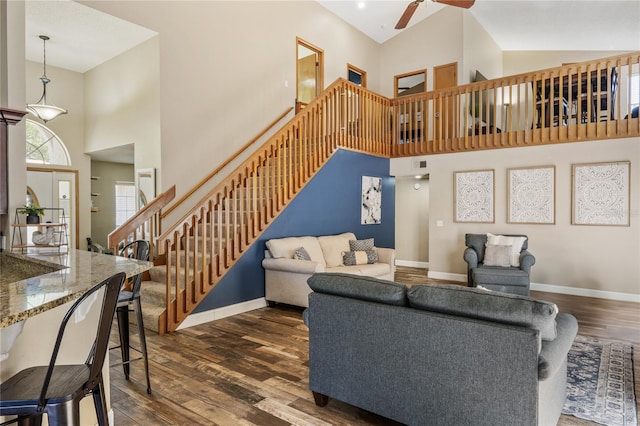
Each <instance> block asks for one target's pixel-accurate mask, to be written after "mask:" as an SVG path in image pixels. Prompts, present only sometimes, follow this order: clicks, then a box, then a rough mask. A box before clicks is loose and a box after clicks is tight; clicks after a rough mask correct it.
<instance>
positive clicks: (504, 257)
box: [483, 244, 512, 268]
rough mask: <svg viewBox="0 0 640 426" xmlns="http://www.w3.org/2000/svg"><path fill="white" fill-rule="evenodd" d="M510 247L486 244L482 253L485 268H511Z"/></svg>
mask: <svg viewBox="0 0 640 426" xmlns="http://www.w3.org/2000/svg"><path fill="white" fill-rule="evenodd" d="M511 250H512V247H511V246H503V245H494V244H487V248H486V249H485V251H484V262H483V263H484V265H485V266H502V267H505V268H506V267H509V266H511Z"/></svg>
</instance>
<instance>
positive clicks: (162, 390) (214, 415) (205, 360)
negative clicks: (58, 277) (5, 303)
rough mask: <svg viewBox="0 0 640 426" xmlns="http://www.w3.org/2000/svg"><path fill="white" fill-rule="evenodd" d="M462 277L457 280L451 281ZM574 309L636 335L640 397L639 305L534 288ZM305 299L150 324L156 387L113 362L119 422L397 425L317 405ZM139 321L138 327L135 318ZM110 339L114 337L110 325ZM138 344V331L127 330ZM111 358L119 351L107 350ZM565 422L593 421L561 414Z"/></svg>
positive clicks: (598, 326)
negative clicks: (162, 326) (209, 318)
mask: <svg viewBox="0 0 640 426" xmlns="http://www.w3.org/2000/svg"><path fill="white" fill-rule="evenodd" d="M396 280H397V281H399V282H405V283H408V284H411V283H447V282H444V281H438V280H432V279H428V278H427V277H426V270H424V269H415V268H406V267H398V271H397V274H396ZM457 284H459V283H457ZM532 295H533V296H534V297H537V298H540V299H544V300H549V301H552V302H554V303H556V304H557V305H558V307H559V309H560V310H561V311H564V312H570V313H572V314H573V315H575V316H576V318H577V319H578V322H579V324H580V330H579V333H580V334H583V335H588V336H594V337H599V338H608V339H615V340H624V341H627V342H630V343H632V344H634V357H635V359H634V369H635V378H636V379H635V382H636V383H635V386H636V400H637V401H640V398H639V396H640V385H639V382H640V354H639V352H640V349H639V348H640V306H639V305H638V304H637V303H631V302H617V301H609V300H603V299H592V298H586V297H579V296H568V295H561V294H553V293H542V292H533V294H532ZM301 314H302V309H301V308H296V307H291V306H285V305H276V307H274V308H262V309H258V310H255V311H251V312H247V313H244V314H241V315H236V316H233V317H229V318H224V319H221V320H218V321H215V322H211V323H207V324H202V325H199V326H195V327H191V328H188V329H186V330H182V331H178V332H176V333H173V334H169V335H165V336H159V335H157V334H154V333H152V332H149V333H148V334H147V345H148V347H149V362H150V366H149V368H150V375H151V386H152V389H153V394H152V395H150V396H149V395H147V394H146V386H145V377H144V368H143V364H142V362H141V361H140V362H135V363H133V364H132V365H131V380H129V381H127V380H125V379H124V374H123V373H122V367H120V366H114V367H111V405H112V407H113V410H114V415H115V424H116V425H118V426H121V425H274V426H279V425H394V424H396V423H394V422H392V421H389V420H387V419H385V418H382V417H379V416H376V415H374V414H372V413H369V412H366V411H363V410H360V409H358V408H355V407H352V406H350V405H348V404H344V403H341V402H339V401H336V400H330V402H329V404H328V405H327V406H326V407H324V408H320V407H317V406H316V405H315V403H314V401H313V397H312V395H311V392H310V391H309V389H308V378H307V368H308V352H307V350H308V332H307V328H306V326H305V325H304V324H303V322H302V318H301ZM132 329H135V327H132ZM112 341H113V343H114V344H116V341H117V328H116V326H115V325H114V329H113V331H112ZM132 341H133V342H134V344H136V342H137V336H135V335H133V336H132ZM110 356H111V363H112V364H113V363H116V362H117V361H118V360H119V353H118V351H117V350H113V351H111V354H110ZM558 424H559V425H561V426H569V425H572V426H579V425H593V424H594V423H591V422H586V421H583V420H579V419H577V418H574V417H570V416H562V417H561V419H560V422H559V423H558Z"/></svg>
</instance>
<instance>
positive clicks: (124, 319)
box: [116, 305, 130, 380]
mask: <svg viewBox="0 0 640 426" xmlns="http://www.w3.org/2000/svg"><path fill="white" fill-rule="evenodd" d="M116 315H117V317H118V333H119V335H120V353H121V355H122V369H123V370H124V377H125V379H127V380H129V359H130V354H129V306H128V305H127V306H118V307H117V308H116Z"/></svg>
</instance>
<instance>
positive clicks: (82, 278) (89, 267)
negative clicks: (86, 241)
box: [0, 250, 153, 328]
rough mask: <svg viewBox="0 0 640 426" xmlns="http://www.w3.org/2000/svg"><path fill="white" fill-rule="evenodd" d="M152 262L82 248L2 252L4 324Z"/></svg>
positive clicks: (0, 319)
mask: <svg viewBox="0 0 640 426" xmlns="http://www.w3.org/2000/svg"><path fill="white" fill-rule="evenodd" d="M152 266H153V264H152V263H151V262H144V261H139V260H134V259H128V258H125V257H120V256H110V255H105V254H100V253H93V252H89V251H82V250H70V252H69V253H62V254H56V255H50V254H48V255H18V254H14V253H7V252H3V253H0V277H1V279H0V328H5V327H8V326H10V325H12V324H15V323H18V322H20V321H23V320H25V319H27V318H30V317H33V316H35V315H38V314H40V313H42V312H45V311H47V310H49V309H52V308H55V307H57V306H60V305H62V304H64V303H67V302H69V301H72V300H75V299H77V298H78V297H79V296H80V295H81V294H82V293H84V292H85V291H87V290H88V289H89V288H91V287H93V286H94V285H96V284H98V283H100V282H102V281H103V280H105V279H107V278H109V277H110V276H112V275H114V274H116V273H118V272H125V273H126V274H127V277H131V276H134V275H137V274H139V273H142V272H144V271H146V270H149V269H151V267H152ZM34 274H35V275H34ZM25 277H30V278H25Z"/></svg>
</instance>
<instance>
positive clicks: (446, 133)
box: [391, 52, 640, 157]
mask: <svg viewBox="0 0 640 426" xmlns="http://www.w3.org/2000/svg"><path fill="white" fill-rule="evenodd" d="M639 66H640V52H633V53H630V54H625V55H618V56H613V57H610V58H604V59H599V60H595V61H587V62H581V63H575V64H567V65H563V66H560V67H555V68H549V69H545V70H540V71H535V72H531V73H525V74H518V75H513V76H508V77H503V78H499V79H494V80H487V81H483V82H477V83H472V84H465V85H461V86H456V87H452V88H447V89H442V90H436V91H433V92H426V93H422V94H419V95H413V96H410V97H409V96H407V97H400V98H395V99H393V100H391V108H392V110H393V117H392V120H393V128H392V135H391V139H392V142H391V143H392V147H391V156H392V157H406V156H415V155H428V154H444V153H451V152H464V151H476V150H484V149H497V148H512V147H518V146H530V145H544V144H555V143H566V142H578V141H585V140H604V139H611V138H622V137H631V136H639V135H640V124H639V122H638V121H637V120H633V119H626V118H625V115H626V113H627V112H629V111H630V110H631V103H630V102H631V100H630V90H631V89H630V88H629V86H630V85H629V82H630V81H631V79H632V78H640V77H638V73H639V72H640V69H639ZM623 81H624V83H625V84H624V85H623V84H621V82H623Z"/></svg>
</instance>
